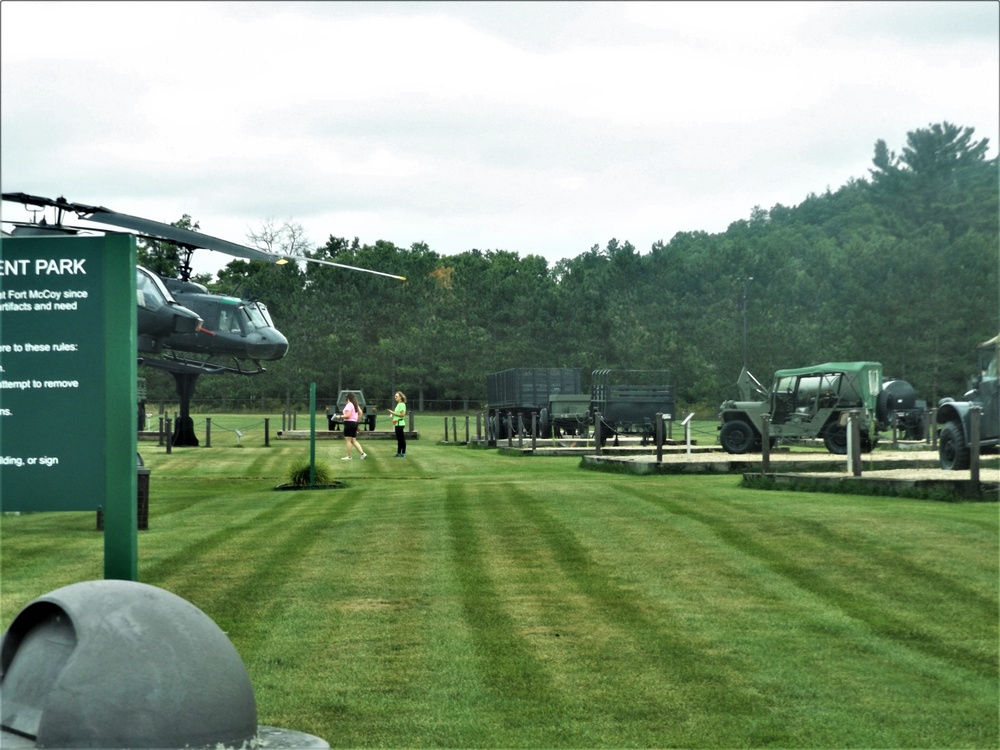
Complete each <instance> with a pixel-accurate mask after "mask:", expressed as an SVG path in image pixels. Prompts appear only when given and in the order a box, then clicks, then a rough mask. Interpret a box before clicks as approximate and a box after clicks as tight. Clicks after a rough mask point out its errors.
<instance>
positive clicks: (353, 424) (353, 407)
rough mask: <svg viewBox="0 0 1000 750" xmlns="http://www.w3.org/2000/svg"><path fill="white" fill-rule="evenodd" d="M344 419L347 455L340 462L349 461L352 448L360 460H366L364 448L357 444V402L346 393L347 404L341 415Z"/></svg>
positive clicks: (358, 415)
mask: <svg viewBox="0 0 1000 750" xmlns="http://www.w3.org/2000/svg"><path fill="white" fill-rule="evenodd" d="M341 416H343V418H344V442H345V443H347V455H346V456H344V457H343V458H342V459H340V460H341V461H350V460H351V458H353V456H352V455H351V454H352V453H353V452H354V448H355V447H356V448H357V449H358V453H360V454H361V459H362V460H364V459H366V458H368V454H367V453H365V451H364V448H362V447H361V443H359V442H358V419H359V418H360V417H361V408H360V407H359V406H358V400H357V399H356V398H355V397H354V394H353V393H350V392H348V394H347V403H346V404H344V413H343V414H342V415H341Z"/></svg>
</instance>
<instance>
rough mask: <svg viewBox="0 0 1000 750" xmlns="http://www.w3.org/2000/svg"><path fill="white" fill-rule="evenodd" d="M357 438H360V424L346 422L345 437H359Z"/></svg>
mask: <svg viewBox="0 0 1000 750" xmlns="http://www.w3.org/2000/svg"><path fill="white" fill-rule="evenodd" d="M357 436H358V423H357V422H344V437H357Z"/></svg>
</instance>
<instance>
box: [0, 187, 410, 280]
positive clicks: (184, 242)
mask: <svg viewBox="0 0 1000 750" xmlns="http://www.w3.org/2000/svg"><path fill="white" fill-rule="evenodd" d="M3 199H4V200H6V201H12V202H18V203H22V204H24V205H26V206H27V205H34V206H49V207H55V208H58V209H61V210H63V211H72V212H73V213H75V214H76V215H77V216H78V217H79V218H81V219H85V220H87V221H92V222H95V223H97V224H108V225H110V226H114V227H120V228H122V229H130V230H132V231H134V232H138V233H140V235H141V236H144V237H148V238H151V239H162V240H166V241H168V242H173V243H174V244H177V245H180V246H181V247H186V248H190V249H192V250H196V249H203V250H217V251H219V252H221V253H225V254H226V255H232V256H235V257H237V258H245V259H246V260H260V261H264V262H265V263H275V264H279V265H280V264H283V263H287V262H289V261H290V260H303V261H306V262H307V263H321V264H323V265H327V266H336V267H338V268H345V269H348V270H350V271H363V272H364V273H373V274H376V275H378V276H387V277H389V278H390V279H398V280H400V281H406V277H405V276H397V275H395V274H391V273H383V272H382V271H373V270H371V269H370V268H359V267H358V266H348V265H345V264H343V263H334V262H333V261H329V260H319V259H318V258H307V257H305V256H302V255H288V254H286V253H271V252H267V251H266V250H260V249H259V248H254V247H247V246H246V245H240V244H238V243H235V242H229V241H228V240H223V239H219V238H218V237H212V236H211V235H207V234H202V233H201V232H195V231H194V230H191V229H182V228H181V227H175V226H173V225H171V224H164V223H163V222H161V221H153V220H152V219H143V218H141V217H139V216H130V215H129V214H123V213H119V212H118V211H112V210H111V209H109V208H105V207H104V206H89V205H86V204H83V203H71V202H70V201H67V200H66V199H65V198H62V197H60V198H57V199H56V200H52V199H50V198H42V197H40V196H37V195H27V194H26V193H3Z"/></svg>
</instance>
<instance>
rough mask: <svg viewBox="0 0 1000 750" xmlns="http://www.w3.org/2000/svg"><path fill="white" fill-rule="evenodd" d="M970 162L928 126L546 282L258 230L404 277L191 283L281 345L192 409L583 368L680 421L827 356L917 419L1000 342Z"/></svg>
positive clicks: (459, 384) (380, 247) (484, 261)
mask: <svg viewBox="0 0 1000 750" xmlns="http://www.w3.org/2000/svg"><path fill="white" fill-rule="evenodd" d="M987 150H988V139H986V138H983V139H979V140H976V139H975V138H974V129H973V128H971V127H961V126H957V125H953V124H951V123H948V122H943V123H939V124H931V125H929V126H928V127H926V128H921V129H917V130H914V131H912V132H910V133H909V134H908V135H907V139H906V143H905V145H904V147H903V148H902V150H901V152H900V153H898V154H897V153H895V152H894V151H891V150H889V148H888V147H887V145H886V144H885V142H884V141H882V140H879V141H878V142H877V143H876V144H875V149H874V156H873V159H872V166H871V168H870V170H869V175H868V176H867V177H862V178H856V179H851V180H850V181H848V182H847V184H845V185H843V186H841V187H840V188H838V189H837V190H830V189H829V188H828V189H827V190H826V192H825V193H822V194H810V195H808V196H806V198H805V199H804V200H803V201H802V203H800V204H799V205H797V206H784V205H781V204H776V205H774V206H773V207H771V208H770V209H764V208H761V207H759V206H757V207H754V209H753V210H752V211H751V213H750V216H749V218H747V219H740V220H737V221H734V222H733V223H732V224H730V225H729V227H728V228H727V229H726V231H724V232H721V233H716V234H710V233H707V232H698V231H696V232H680V233H678V234H676V235H675V236H674V237H673V238H671V239H670V241H669V242H662V241H660V242H656V243H655V244H654V245H653V246H652V247H651V248H650V249H649V251H648V252H645V253H642V252H639V251H638V250H637V249H636V248H635V247H634V246H633V245H632V244H631V243H630V242H628V241H619V240H618V239H611V240H609V241H608V242H607V243H606V244H605V245H604V246H603V247H601V246H599V245H594V246H593V247H591V248H590V249H589V250H587V251H585V252H582V253H581V254H580V255H578V256H576V257H574V258H569V259H565V260H560V261H558V262H556V263H554V264H551V265H550V264H549V263H548V262H547V261H546V260H545V259H544V258H542V257H540V256H537V255H526V256H524V257H522V256H520V255H519V254H518V253H517V252H514V251H510V250H480V249H471V250H468V251H465V252H462V253H458V254H453V255H441V254H439V253H437V252H435V251H434V250H432V249H431V248H430V247H428V246H427V245H426V244H424V243H414V244H413V245H411V246H410V247H399V246H396V245H394V244H393V243H391V242H386V241H382V240H379V241H378V242H375V243H374V244H362V243H361V242H359V240H358V238H354V239H353V240H348V239H346V238H343V237H335V236H333V235H331V236H330V237H329V239H328V240H327V241H326V243H325V244H324V245H322V246H319V247H310V246H309V245H308V243H305V242H304V239H303V236H302V231H301V228H300V227H298V226H297V225H295V224H292V223H287V224H285V225H283V226H280V227H275V226H273V225H265V226H264V227H263V228H262V230H261V231H260V232H259V233H254V234H252V235H251V237H250V240H251V241H252V242H253V243H254V244H256V245H258V246H261V247H268V248H270V249H273V250H279V249H280V250H282V251H286V252H287V251H296V252H299V253H304V254H306V255H307V256H309V257H312V258H318V259H322V260H330V261H334V262H337V263H344V264H349V265H353V266H361V267H364V268H371V269H376V270H380V271H388V272H391V273H394V274H399V275H402V276H405V277H406V279H407V281H406V282H405V283H400V282H398V281H393V280H390V279H386V278H383V277H380V276H375V275H371V274H364V273H355V272H350V271H345V270H343V269H339V268H333V267H329V266H323V265H319V264H312V263H305V264H298V265H296V264H293V263H290V264H286V265H281V266H278V265H270V264H266V263H262V262H258V261H243V260H234V261H232V262H231V263H229V264H228V266H226V267H225V268H224V269H223V270H222V271H220V272H219V274H218V278H217V279H212V278H202V279H200V281H202V282H203V283H206V284H207V286H208V287H209V288H210V290H212V291H215V292H217V293H226V294H234V295H242V296H246V297H250V298H256V299H260V300H262V301H264V302H265V303H266V304H267V306H268V308H269V310H270V311H271V314H272V317H273V318H274V321H275V324H276V326H277V327H278V328H279V330H281V331H282V332H283V333H284V334H285V335H286V336H287V337H288V340H289V344H290V346H289V353H288V355H287V356H286V357H285V358H284V359H282V360H280V361H277V362H272V363H269V366H268V371H267V372H266V373H264V374H262V375H259V376H254V377H248V378H245V377H239V376H220V377H203V378H201V380H200V382H199V384H198V390H197V393H196V401H197V400H198V399H219V398H226V399H232V400H233V404H234V406H237V405H240V404H245V403H250V404H253V403H262V404H263V403H264V402H265V401H266V400H278V401H280V402H282V403H284V402H286V401H288V402H292V403H295V404H301V403H302V402H303V400H304V399H306V398H307V397H308V392H309V385H310V383H316V384H317V393H320V394H328V395H332V396H335V395H336V392H337V391H338V389H339V388H341V387H343V388H352V389H353V388H357V389H363V390H364V391H365V393H366V395H368V397H369V399H373V400H378V401H379V402H380V403H382V405H387V404H388V402H389V401H390V400H391V399H390V396H391V394H392V393H393V391H395V390H403V391H406V392H407V393H408V394H409V395H410V398H411V401H413V400H414V399H415V400H416V403H417V404H418V405H419V404H420V402H421V401H422V400H428V401H440V400H447V401H451V402H459V403H461V404H463V405H465V406H466V408H469V409H477V408H479V407H480V406H482V405H483V404H484V403H485V400H486V375H487V374H488V373H491V372H497V371H500V370H505V369H509V368H513V367H579V368H581V369H582V370H583V372H584V378H585V380H588V379H589V374H590V372H591V371H592V370H595V369H655V370H669V371H670V372H671V373H672V379H673V384H674V385H675V387H676V391H677V395H678V401H679V403H680V404H683V405H685V406H687V407H690V408H702V409H705V408H710V407H712V406H715V405H718V404H719V403H720V402H721V401H722V400H724V399H725V398H731V397H734V396H735V395H736V387H735V383H736V379H737V377H738V376H739V373H740V370H741V369H742V367H743V365H744V363H746V364H747V365H748V367H749V369H750V370H751V371H752V372H753V373H754V374H755V375H756V376H757V377H758V379H760V380H761V381H763V382H766V381H768V380H769V379H770V377H771V374H772V373H773V372H774V370H776V369H781V368H787V367H801V366H805V365H809V364H816V363H820V362H827V361H842V360H875V361H879V362H881V363H882V364H883V368H884V372H885V375H886V376H887V377H895V378H902V379H905V380H907V381H909V382H910V383H912V384H913V385H914V387H915V388H916V390H917V393H918V394H919V396H920V397H922V398H926V399H927V400H928V402H929V403H936V401H937V399H938V398H939V397H941V396H944V395H951V396H960V395H961V394H962V393H964V391H965V390H966V388H967V386H968V379H969V377H970V375H972V374H973V371H974V369H975V358H974V348H975V346H976V345H977V344H978V343H980V342H982V341H984V340H985V339H987V338H990V337H992V336H994V335H996V333H997V332H998V329H1000V285H998V278H997V274H998V266H1000V240H998V217H1000V209H998V192H1000V189H998V188H1000V179H998V164H997V159H996V158H993V159H987V158H986V154H987ZM182 221H186V222H187V226H189V227H190V226H193V227H194V228H197V224H192V223H191V220H190V217H187V216H185V217H184V219H183V220H182ZM157 253H169V251H168V250H166V249H164V248H155V247H150V246H147V247H144V248H142V249H141V253H140V254H141V255H144V256H145V261H146V262H150V263H157V262H159V263H161V264H162V263H163V258H162V257H161V258H159V259H157V258H155V257H151V256H155V255H156V254H157ZM166 265H167V266H169V265H170V263H169V262H167V263H166ZM140 374H142V375H144V376H145V377H146V378H147V382H148V387H149V390H150V399H151V400H160V399H167V400H170V399H172V398H173V393H174V392H173V383H172V381H171V380H170V378H169V377H164V376H163V375H162V373H156V372H153V371H151V370H149V369H148V368H143V370H142V371H141V372H140ZM383 402H384V403H383Z"/></svg>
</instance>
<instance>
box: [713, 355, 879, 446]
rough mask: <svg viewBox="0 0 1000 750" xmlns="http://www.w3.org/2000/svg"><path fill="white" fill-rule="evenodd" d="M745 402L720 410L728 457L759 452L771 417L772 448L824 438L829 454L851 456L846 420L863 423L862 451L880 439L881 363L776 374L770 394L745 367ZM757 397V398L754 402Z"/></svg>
mask: <svg viewBox="0 0 1000 750" xmlns="http://www.w3.org/2000/svg"><path fill="white" fill-rule="evenodd" d="M738 382H739V385H740V390H741V395H743V397H744V399H745V400H743V401H726V402H724V403H723V404H722V407H721V409H720V412H719V442H720V443H721V444H722V447H723V448H724V449H725V450H726V451H727V452H729V453H734V454H740V453H750V452H752V451H759V450H760V449H761V447H762V446H763V437H762V436H763V423H764V417H765V415H770V426H769V435H770V441H771V444H772V445H773V444H774V443H776V442H777V441H779V440H781V439H782V438H799V439H804V438H821V439H822V440H823V444H824V445H825V446H826V449H827V450H828V451H830V452H831V453H838V454H846V453H847V417H848V413H849V412H852V411H856V412H857V413H858V417H859V420H860V428H861V450H862V451H865V452H868V451H871V450H872V448H873V447H874V446H875V443H876V441H877V439H878V438H877V432H878V430H879V428H880V426H882V425H880V423H879V421H878V415H877V411H878V403H877V401H878V395H879V393H880V392H881V390H882V365H881V364H879V363H878V362H827V363H825V364H821V365H813V366H811V367H802V368H798V369H791V370H778V371H777V372H775V373H774V382H773V384H772V386H771V389H770V390H769V391H768V390H766V389H764V388H763V386H761V384H760V383H759V381H757V379H756V378H754V377H753V375H751V374H750V372H749V371H748V370H746V368H744V370H743V372H742V373H741V374H740V379H739V381H738ZM753 395H756V396H758V397H759V399H758V400H751V397H752V396H753Z"/></svg>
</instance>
